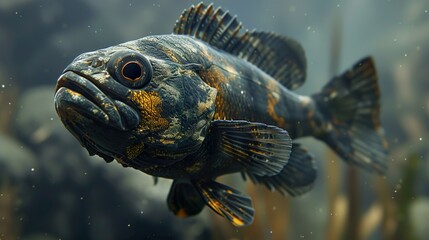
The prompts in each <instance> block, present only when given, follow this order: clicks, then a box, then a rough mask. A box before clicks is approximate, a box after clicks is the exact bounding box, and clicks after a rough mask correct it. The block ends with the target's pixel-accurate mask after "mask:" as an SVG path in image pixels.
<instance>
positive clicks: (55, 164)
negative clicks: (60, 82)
mask: <svg viewBox="0 0 429 240" xmlns="http://www.w3.org/2000/svg"><path fill="white" fill-rule="evenodd" d="M198 2H199V1H184V0H181V1H178V0H158V1H137V0H126V1H120V0H105V1H100V0H86V1H84V0H74V1H68V0H1V1H0V240H9V239H23V240H39V239H48V240H50V239H61V240H66V239H105V240H109V239H115V240H116V239H333V240H335V239H355V240H360V239H416V240H417V239H421V240H425V239H429V237H428V236H429V161H428V160H429V159H428V157H429V155H428V153H429V148H428V146H429V141H428V140H429V134H428V131H429V93H428V92H429V2H428V1H427V0H408V1H401V0H382V1H371V0H350V1H345V0H344V1H340V0H326V1H310V0H306V1H303V0H266V1H260V0H247V1H226V0H224V1H213V3H214V4H215V7H218V6H221V7H222V8H223V9H225V10H229V11H230V12H231V13H232V14H233V15H235V14H236V15H238V20H239V21H241V22H242V23H243V25H244V28H249V29H253V28H256V29H258V30H261V31H273V32H276V33H279V34H282V35H286V36H289V37H291V38H293V39H295V40H297V41H298V42H299V43H301V45H302V46H303V48H304V50H305V53H306V57H307V71H308V74H307V80H306V83H305V84H304V86H303V87H301V88H300V89H299V90H298V92H299V93H300V94H312V93H314V92H316V91H319V90H320V89H321V87H322V86H323V85H324V84H325V83H326V82H327V81H328V80H329V79H330V78H331V77H333V76H334V75H336V74H339V73H341V72H342V71H344V70H346V69H347V68H348V67H350V66H352V65H353V64H354V63H355V62H356V61H358V60H359V59H361V58H363V57H365V56H367V55H371V56H373V58H374V59H375V63H376V67H377V71H378V76H379V83H380V85H381V91H382V101H381V102H382V103H381V106H382V107H381V121H382V124H383V126H384V129H385V133H386V136H387V139H388V142H389V146H390V153H389V158H388V160H389V164H388V167H389V169H388V172H387V174H386V175H385V176H379V175H376V174H371V173H367V172H365V171H364V170H361V169H357V168H355V167H349V166H347V165H346V164H345V163H344V162H343V161H342V160H341V159H340V158H339V157H337V156H336V155H335V154H334V153H333V152H332V151H331V150H329V149H328V148H327V147H326V146H325V145H324V144H323V143H321V142H318V141H317V140H314V139H311V138H304V139H300V140H299V142H301V143H302V144H303V145H304V146H305V147H306V148H307V149H309V150H310V151H311V152H312V153H313V154H314V156H315V159H316V162H317V166H318V170H319V174H318V178H317V180H316V183H315V186H314V188H313V189H312V190H311V191H310V192H309V193H307V194H305V195H303V196H301V197H296V198H292V197H290V196H282V195H281V194H279V193H277V192H274V193H270V192H269V191H268V190H266V189H265V187H264V186H254V185H253V184H251V183H250V182H244V181H243V180H242V179H241V177H240V176H239V175H230V176H226V177H222V178H221V179H220V181H222V182H224V183H228V184H229V185H231V186H233V187H234V188H238V189H241V190H243V191H244V192H247V193H248V194H249V195H250V196H251V197H252V198H253V202H254V207H255V210H256V215H255V222H254V223H253V224H252V225H250V226H248V227H244V228H235V227H233V226H232V225H231V224H230V223H229V222H228V221H225V220H224V219H223V218H221V217H220V216H217V215H215V214H214V213H212V212H211V211H210V210H208V209H207V208H206V209H205V210H203V212H202V214H200V215H198V216H196V217H192V218H189V219H179V218H176V217H175V216H174V215H173V214H172V213H170V212H169V211H168V208H167V205H166V196H167V193H168V190H169V187H170V184H171V181H170V180H162V179H161V180H160V182H159V183H158V185H156V186H154V182H153V179H152V177H150V176H148V175H146V174H144V173H141V172H139V171H137V170H133V169H129V168H127V169H125V168H122V167H121V166H120V165H119V164H116V163H114V164H107V163H105V161H104V160H102V159H101V158H99V157H96V156H94V157H89V156H88V154H87V152H86V150H85V149H84V148H82V147H81V146H80V145H79V143H78V141H77V140H76V139H75V138H74V137H73V136H72V135H71V134H70V133H69V132H68V131H67V130H66V129H65V128H64V127H63V126H62V124H61V122H60V121H59V119H58V117H57V114H56V113H55V110H54V103H53V97H54V87H55V83H56V80H57V78H58V77H59V75H60V74H61V72H62V70H63V69H64V68H65V67H66V66H67V65H68V64H69V63H70V62H71V61H72V60H73V59H74V58H75V57H76V56H77V55H78V54H80V53H83V52H87V51H92V50H96V49H100V48H104V47H108V46H111V45H116V44H118V43H121V42H125V41H129V40H134V39H137V38H140V37H144V36H147V35H156V34H170V33H171V32H172V29H173V26H174V23H175V21H176V19H177V18H178V17H179V16H180V14H181V13H182V11H183V9H185V8H188V7H189V6H190V5H191V4H197V3H198ZM205 3H207V4H208V3H209V2H207V1H206V2H205Z"/></svg>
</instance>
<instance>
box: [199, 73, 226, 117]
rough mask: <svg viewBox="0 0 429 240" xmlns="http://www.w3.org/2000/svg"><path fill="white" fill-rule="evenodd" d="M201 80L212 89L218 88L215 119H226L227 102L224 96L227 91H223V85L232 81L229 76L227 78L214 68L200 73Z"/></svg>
mask: <svg viewBox="0 0 429 240" xmlns="http://www.w3.org/2000/svg"><path fill="white" fill-rule="evenodd" d="M200 76H201V78H202V79H203V80H204V82H206V83H207V84H208V85H210V86H211V87H214V88H216V90H217V96H216V100H215V113H214V116H213V118H214V119H225V117H226V115H227V113H226V112H224V111H225V109H226V108H225V106H226V104H227V102H226V101H225V98H224V95H225V90H224V89H223V86H222V85H223V84H227V83H228V82H229V81H230V80H231V79H230V78H229V77H228V76H225V75H224V74H223V73H222V72H221V71H220V70H216V69H214V68H213V67H212V68H210V69H207V70H204V71H201V72H200Z"/></svg>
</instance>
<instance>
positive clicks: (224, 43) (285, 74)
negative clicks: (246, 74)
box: [174, 3, 306, 90]
mask: <svg viewBox="0 0 429 240" xmlns="http://www.w3.org/2000/svg"><path fill="white" fill-rule="evenodd" d="M241 28H242V26H241V23H239V22H238V21H237V17H236V16H232V15H231V14H229V12H228V11H224V10H222V9H221V8H217V9H216V10H214V8H213V4H210V5H208V6H206V5H204V4H202V3H199V4H198V5H197V6H191V7H190V8H188V9H186V10H185V11H184V12H183V13H182V15H181V16H180V18H179V20H178V21H177V22H176V25H175V27H174V33H175V34H181V35H189V36H193V37H195V38H198V39H201V40H203V41H205V42H207V43H209V44H210V45H212V46H214V47H216V48H219V49H222V50H224V51H226V52H228V53H231V54H233V55H236V56H238V57H240V58H242V59H244V60H247V61H248V62H250V63H252V64H254V65H256V66H257V67H259V68H260V69H261V70H263V71H264V72H266V73H267V74H269V75H270V76H272V77H273V78H274V79H276V80H278V81H279V82H281V83H282V84H283V85H284V86H286V87H287V88H289V89H291V90H293V89H296V88H298V87H299V86H301V85H302V84H303V83H304V81H305V77H306V75H305V71H306V60H305V55H304V50H303V49H302V47H301V46H300V44H299V43H297V42H296V41H294V40H292V39H290V38H287V37H284V36H279V35H277V34H275V33H267V32H258V31H251V32H249V31H247V30H246V31H244V33H241V32H242V31H241Z"/></svg>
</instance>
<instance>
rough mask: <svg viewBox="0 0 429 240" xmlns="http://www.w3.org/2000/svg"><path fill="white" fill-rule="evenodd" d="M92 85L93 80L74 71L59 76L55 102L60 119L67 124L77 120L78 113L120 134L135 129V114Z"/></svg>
mask: <svg viewBox="0 0 429 240" xmlns="http://www.w3.org/2000/svg"><path fill="white" fill-rule="evenodd" d="M94 82H96V80H95V79H93V78H92V77H90V76H85V75H83V74H82V73H80V72H77V71H73V70H68V71H65V72H64V73H63V74H62V75H61V76H60V77H59V79H58V81H57V86H56V90H55V91H56V93H55V97H54V101H55V108H56V110H57V112H58V114H59V115H60V117H61V118H66V119H64V120H67V121H71V120H78V119H79V118H77V117H76V116H75V113H78V114H79V115H80V116H82V117H84V118H87V119H92V120H94V121H96V122H98V123H102V124H104V125H108V126H112V127H114V128H116V129H118V130H122V131H126V130H130V129H133V128H135V127H137V125H138V123H139V122H140V117H139V115H138V113H137V112H136V111H135V110H134V109H133V108H131V107H130V106H128V105H127V104H125V103H124V102H122V101H119V100H116V99H111V98H110V97H108V96H107V95H106V94H105V93H104V92H103V91H102V90H101V89H100V88H99V87H97V85H96V84H95V83H94ZM67 118H69V119H67ZM70 118H74V119H70Z"/></svg>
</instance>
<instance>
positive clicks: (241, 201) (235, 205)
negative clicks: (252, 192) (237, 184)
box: [196, 180, 255, 227]
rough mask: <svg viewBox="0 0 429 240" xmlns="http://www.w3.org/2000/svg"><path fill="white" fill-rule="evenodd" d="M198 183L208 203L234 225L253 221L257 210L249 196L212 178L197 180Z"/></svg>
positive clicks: (244, 224) (238, 225)
mask: <svg viewBox="0 0 429 240" xmlns="http://www.w3.org/2000/svg"><path fill="white" fill-rule="evenodd" d="M196 185H197V186H198V190H199V191H200V193H201V196H202V197H203V198H204V200H205V202H206V203H207V205H208V206H209V207H210V208H211V209H213V210H214V211H215V212H216V213H218V214H219V215H221V216H222V217H225V218H227V219H228V220H229V221H231V223H232V224H233V225H234V226H237V227H241V226H246V225H249V224H251V223H252V222H253V214H254V211H255V210H254V209H253V207H252V200H251V199H250V197H249V196H246V195H243V194H242V193H240V192H239V191H237V190H235V189H233V188H230V187H228V186H226V185H223V184H220V183H217V182H215V181H212V180H207V181H201V182H197V183H196Z"/></svg>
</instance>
